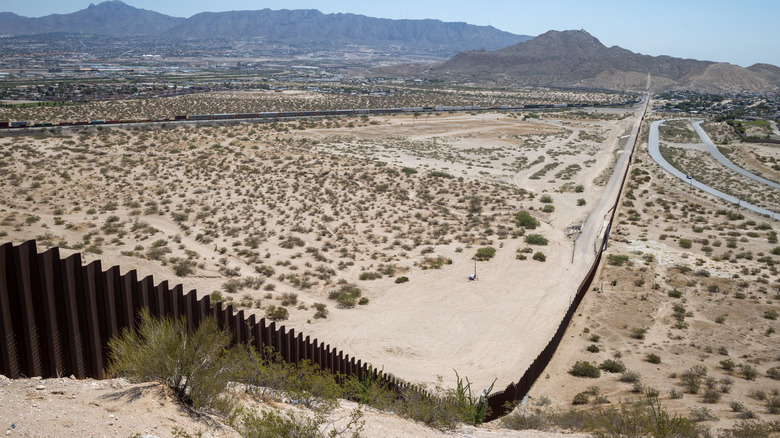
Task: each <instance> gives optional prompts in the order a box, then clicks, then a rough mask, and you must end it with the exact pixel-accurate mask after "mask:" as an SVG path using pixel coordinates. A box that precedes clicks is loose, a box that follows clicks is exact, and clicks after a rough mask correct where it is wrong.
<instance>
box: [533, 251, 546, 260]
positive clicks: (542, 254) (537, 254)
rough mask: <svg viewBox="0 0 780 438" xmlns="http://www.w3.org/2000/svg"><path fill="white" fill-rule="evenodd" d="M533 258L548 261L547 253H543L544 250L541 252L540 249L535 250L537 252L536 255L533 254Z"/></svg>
mask: <svg viewBox="0 0 780 438" xmlns="http://www.w3.org/2000/svg"><path fill="white" fill-rule="evenodd" d="M532 258H533V259H534V260H536V261H539V262H544V261H547V256H546V255H544V253H543V252H539V251H537V252H535V253H534V256H533V257H532Z"/></svg>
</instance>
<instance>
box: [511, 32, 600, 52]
mask: <svg viewBox="0 0 780 438" xmlns="http://www.w3.org/2000/svg"><path fill="white" fill-rule="evenodd" d="M604 50H608V49H607V48H606V47H605V46H604V45H603V44H601V41H599V40H598V39H597V38H596V37H594V36H593V35H591V34H589V33H588V32H586V31H584V30H564V31H558V30H549V31H547V32H545V33H543V34H541V35H539V36H537V37H536V38H533V39H530V40H528V41H524V42H521V43H518V44H515V45H514V46H511V47H507V48H505V49H502V50H500V52H503V54H513V53H523V55H524V56H530V57H535V58H545V59H546V58H558V57H562V56H564V57H573V58H582V57H592V56H594V55H596V54H598V53H601V52H603V51H604Z"/></svg>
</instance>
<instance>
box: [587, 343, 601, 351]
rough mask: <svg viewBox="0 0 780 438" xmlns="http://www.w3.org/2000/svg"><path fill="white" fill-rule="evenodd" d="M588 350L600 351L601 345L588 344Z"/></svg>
mask: <svg viewBox="0 0 780 438" xmlns="http://www.w3.org/2000/svg"><path fill="white" fill-rule="evenodd" d="M586 350H588V351H589V352H591V353H598V352H599V351H600V350H599V346H598V345H596V344H590V345H588V348H586Z"/></svg>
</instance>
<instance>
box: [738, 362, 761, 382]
mask: <svg viewBox="0 0 780 438" xmlns="http://www.w3.org/2000/svg"><path fill="white" fill-rule="evenodd" d="M739 371H740V372H741V373H742V377H744V378H745V380H756V377H758V371H756V369H755V368H753V367H752V366H750V365H748V364H742V365H740V366H739Z"/></svg>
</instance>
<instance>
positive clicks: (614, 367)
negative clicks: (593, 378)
mask: <svg viewBox="0 0 780 438" xmlns="http://www.w3.org/2000/svg"><path fill="white" fill-rule="evenodd" d="M599 368H600V369H602V370H604V371H606V372H608V373H622V372H623V371H625V370H626V365H625V364H624V363H623V362H621V361H619V360H615V359H607V360H605V361H604V362H601V365H599Z"/></svg>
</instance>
